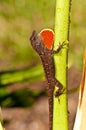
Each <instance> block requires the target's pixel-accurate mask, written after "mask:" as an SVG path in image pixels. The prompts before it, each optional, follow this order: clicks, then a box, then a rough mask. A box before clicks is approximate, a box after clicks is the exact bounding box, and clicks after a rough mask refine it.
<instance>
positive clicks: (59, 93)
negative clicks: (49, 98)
mask: <svg viewBox="0 0 86 130" xmlns="http://www.w3.org/2000/svg"><path fill="white" fill-rule="evenodd" d="M64 91H65V88H63V89H58V90H57V91H56V92H55V97H57V98H58V101H59V103H60V99H59V97H60V96H61V95H62V94H64Z"/></svg>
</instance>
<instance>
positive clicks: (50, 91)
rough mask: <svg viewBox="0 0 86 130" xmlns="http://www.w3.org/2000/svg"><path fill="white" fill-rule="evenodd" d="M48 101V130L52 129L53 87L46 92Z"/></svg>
mask: <svg viewBox="0 0 86 130" xmlns="http://www.w3.org/2000/svg"><path fill="white" fill-rule="evenodd" d="M48 101H49V130H52V127H53V87H52V88H51V89H49V90H48Z"/></svg>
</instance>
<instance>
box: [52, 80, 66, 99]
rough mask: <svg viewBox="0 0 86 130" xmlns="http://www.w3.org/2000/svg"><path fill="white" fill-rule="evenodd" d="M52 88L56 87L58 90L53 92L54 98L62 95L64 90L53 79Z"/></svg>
mask: <svg viewBox="0 0 86 130" xmlns="http://www.w3.org/2000/svg"><path fill="white" fill-rule="evenodd" d="M54 86H56V87H58V90H56V92H55V97H58V98H59V96H60V95H62V94H63V92H64V90H65V88H63V85H62V84H61V83H60V82H59V81H58V80H57V79H54Z"/></svg>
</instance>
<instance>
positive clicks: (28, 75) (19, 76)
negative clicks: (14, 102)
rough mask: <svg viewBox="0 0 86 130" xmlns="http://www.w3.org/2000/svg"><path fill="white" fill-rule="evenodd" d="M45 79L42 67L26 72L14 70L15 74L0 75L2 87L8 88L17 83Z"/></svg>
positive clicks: (9, 72)
mask: <svg viewBox="0 0 86 130" xmlns="http://www.w3.org/2000/svg"><path fill="white" fill-rule="evenodd" d="M38 70H39V71H38ZM43 77H44V76H43V69H42V66H36V67H32V68H29V69H25V70H14V71H13V72H12V71H7V72H6V71H5V72H2V73H1V74H0V86H6V85H9V84H13V83H16V82H26V81H29V82H32V81H37V80H39V79H41V80H43Z"/></svg>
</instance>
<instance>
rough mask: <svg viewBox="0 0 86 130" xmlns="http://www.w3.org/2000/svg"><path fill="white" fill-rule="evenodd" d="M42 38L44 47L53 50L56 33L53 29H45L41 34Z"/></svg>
mask: <svg viewBox="0 0 86 130" xmlns="http://www.w3.org/2000/svg"><path fill="white" fill-rule="evenodd" d="M40 36H41V38H42V40H43V43H44V45H45V46H46V47H47V48H48V49H52V46H53V42H54V32H53V30H51V29H43V30H42V31H41V32H40Z"/></svg>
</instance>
